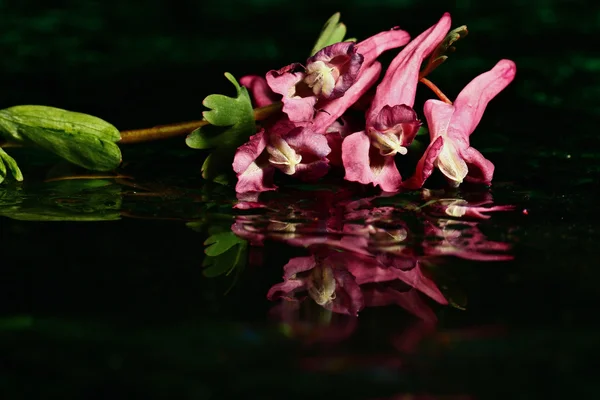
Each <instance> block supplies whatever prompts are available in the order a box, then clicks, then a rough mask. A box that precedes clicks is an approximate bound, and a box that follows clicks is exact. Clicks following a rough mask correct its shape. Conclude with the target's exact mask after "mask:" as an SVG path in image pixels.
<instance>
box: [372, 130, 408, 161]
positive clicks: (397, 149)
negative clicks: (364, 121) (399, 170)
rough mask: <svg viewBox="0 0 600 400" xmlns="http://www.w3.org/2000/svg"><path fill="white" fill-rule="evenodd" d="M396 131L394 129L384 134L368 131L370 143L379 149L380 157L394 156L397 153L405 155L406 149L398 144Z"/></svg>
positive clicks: (398, 139)
mask: <svg viewBox="0 0 600 400" xmlns="http://www.w3.org/2000/svg"><path fill="white" fill-rule="evenodd" d="M397 130H398V129H397V128H396V127H394V128H391V129H388V130H386V131H384V132H378V131H376V130H374V129H371V130H369V133H370V136H371V143H372V144H373V146H375V147H376V148H378V149H379V153H380V154H381V155H382V156H384V157H385V156H395V155H396V154H397V153H400V154H402V155H405V154H406V153H407V152H408V150H407V149H406V147H404V146H402V145H401V144H400V143H401V142H400V137H399V136H398V134H397V133H396V132H397ZM400 130H401V128H400Z"/></svg>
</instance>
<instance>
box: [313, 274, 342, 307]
mask: <svg viewBox="0 0 600 400" xmlns="http://www.w3.org/2000/svg"><path fill="white" fill-rule="evenodd" d="M335 286H336V285H335V278H334V277H333V270H332V269H331V268H330V267H326V266H322V267H316V268H314V269H313V270H312V272H311V274H310V280H309V285H308V294H309V295H310V297H311V298H312V299H313V300H314V301H315V303H317V304H318V305H320V306H323V305H325V304H328V303H330V302H332V301H333V300H335Z"/></svg>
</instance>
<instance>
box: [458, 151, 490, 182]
mask: <svg viewBox="0 0 600 400" xmlns="http://www.w3.org/2000/svg"><path fill="white" fill-rule="evenodd" d="M460 155H461V156H462V158H463V160H465V162H466V163H467V168H468V169H469V172H468V174H467V176H466V177H465V180H466V181H467V182H472V183H482V184H484V185H491V184H492V178H493V177H494V164H492V162H491V161H490V160H488V159H486V158H485V157H484V156H483V155H482V154H481V153H480V152H479V151H477V150H476V149H474V148H473V147H468V148H467V149H465V150H462V151H461V152H460Z"/></svg>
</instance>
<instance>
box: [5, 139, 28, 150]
mask: <svg viewBox="0 0 600 400" xmlns="http://www.w3.org/2000/svg"><path fill="white" fill-rule="evenodd" d="M0 147H2V148H3V149H8V148H9V147H13V148H14V147H25V145H23V144H21V143H15V142H3V141H1V140H0Z"/></svg>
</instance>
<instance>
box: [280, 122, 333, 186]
mask: <svg viewBox="0 0 600 400" xmlns="http://www.w3.org/2000/svg"><path fill="white" fill-rule="evenodd" d="M284 138H285V140H286V141H287V143H288V144H289V145H290V147H292V148H293V149H294V150H295V151H296V153H298V154H300V155H301V156H302V161H301V163H300V164H298V165H297V166H296V173H295V174H294V176H296V177H298V178H299V179H303V180H307V181H313V180H316V179H319V178H321V177H323V176H325V175H326V174H327V172H328V171H329V160H328V159H327V155H329V153H330V152H331V148H329V145H328V144H327V138H326V137H325V136H324V135H321V134H318V133H314V132H313V131H312V130H310V129H309V128H301V127H298V128H295V129H293V130H292V131H290V132H289V133H288V134H287V135H285V137H284Z"/></svg>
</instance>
